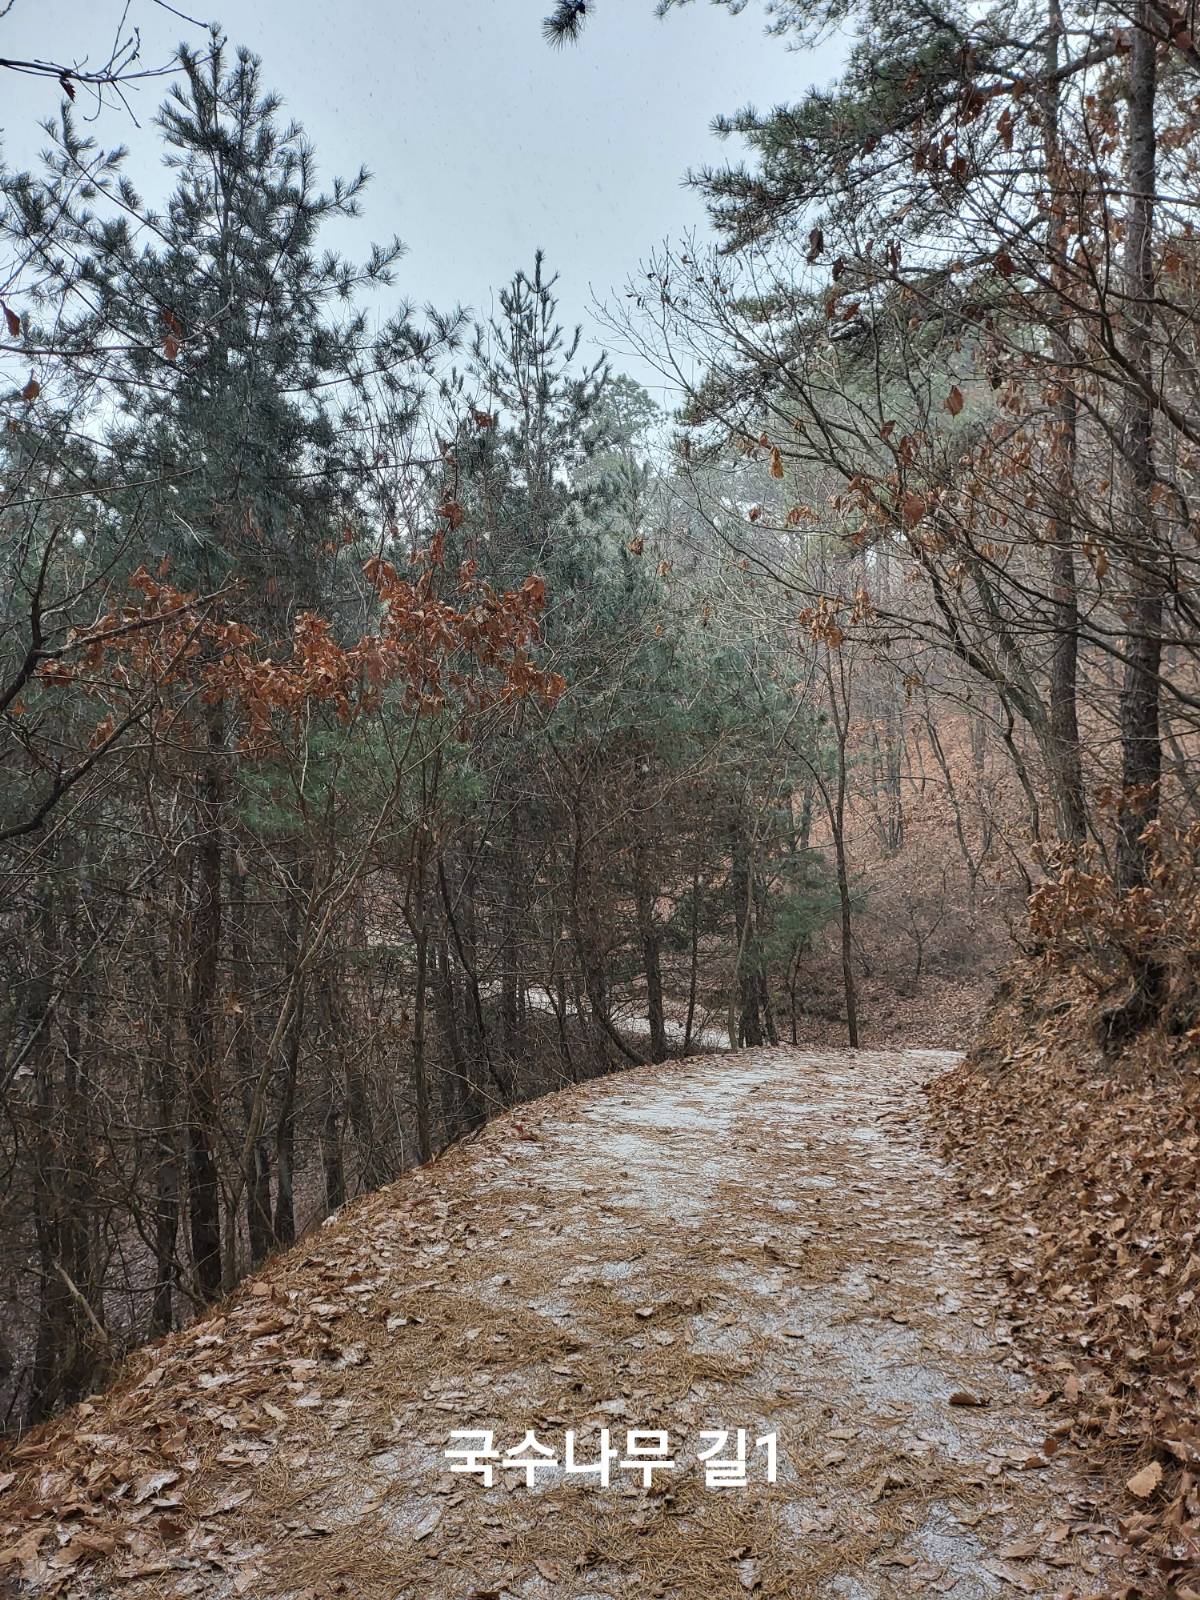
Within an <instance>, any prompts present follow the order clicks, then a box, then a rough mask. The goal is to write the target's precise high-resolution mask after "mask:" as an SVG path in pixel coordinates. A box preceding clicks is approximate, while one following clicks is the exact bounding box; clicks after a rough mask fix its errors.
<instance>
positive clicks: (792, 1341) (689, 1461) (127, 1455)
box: [0, 1047, 1112, 1600]
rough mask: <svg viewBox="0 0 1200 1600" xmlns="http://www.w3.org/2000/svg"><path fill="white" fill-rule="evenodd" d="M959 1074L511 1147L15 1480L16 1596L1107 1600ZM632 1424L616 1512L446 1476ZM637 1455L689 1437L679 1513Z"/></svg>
mask: <svg viewBox="0 0 1200 1600" xmlns="http://www.w3.org/2000/svg"><path fill="white" fill-rule="evenodd" d="M957 1059H958V1058H957V1057H956V1056H954V1055H952V1054H950V1053H947V1052H935V1051H921V1050H889V1051H877V1052H876V1051H859V1052H850V1051H845V1050H832V1049H829V1050H820V1051H817V1050H809V1051H805V1050H796V1049H793V1048H788V1047H778V1048H774V1049H770V1048H768V1049H762V1050H746V1051H740V1052H737V1053H733V1054H725V1055H721V1056H708V1057H702V1058H693V1059H690V1060H686V1061H683V1062H679V1063H674V1064H670V1065H667V1066H665V1067H656V1068H640V1069H636V1070H634V1071H632V1072H627V1073H621V1074H617V1075H614V1076H611V1077H608V1078H605V1079H601V1080H596V1081H594V1082H591V1083H588V1084H586V1085H583V1086H581V1087H578V1088H573V1089H570V1090H566V1091H564V1092H562V1093H559V1094H556V1095H552V1096H548V1097H547V1098H545V1099H544V1100H541V1101H538V1102H537V1103H535V1104H533V1105H530V1106H525V1107H523V1108H521V1109H520V1110H518V1111H516V1112H513V1113H510V1114H507V1115H505V1116H503V1117H501V1118H499V1119H497V1121H495V1122H494V1123H492V1124H491V1125H490V1126H489V1127H488V1128H486V1129H485V1130H484V1131H483V1132H482V1133H481V1134H479V1135H477V1136H475V1137H474V1138H472V1139H471V1140H469V1141H467V1142H466V1143H464V1144H462V1145H459V1146H458V1147H456V1148H455V1149H454V1150H452V1151H451V1152H450V1153H448V1154H447V1155H446V1156H445V1157H443V1158H442V1159H440V1160H438V1161H436V1162H435V1163H433V1164H432V1165H431V1166H429V1167H426V1168H423V1169H421V1170H419V1171H416V1172H413V1173H410V1174H408V1175H406V1176H405V1177H404V1178H402V1179H401V1180H400V1181H398V1182H397V1183H395V1184H393V1185H391V1186H390V1187H389V1188H387V1189H384V1190H381V1191H380V1192H379V1193H378V1194H376V1195H373V1196H371V1197H369V1198H368V1199H366V1200H365V1201H363V1202H360V1203H358V1204H356V1205H353V1206H351V1207H349V1208H348V1209H347V1210H346V1211H345V1212H343V1213H342V1214H341V1216H339V1217H338V1218H336V1219H333V1221H332V1222H331V1223H330V1224H328V1225H326V1226H325V1227H324V1228H322V1229H320V1230H318V1231H317V1233H315V1234H314V1235H313V1236H312V1237H311V1238H310V1239H309V1240H307V1241H306V1242H304V1243H303V1244H301V1245H300V1246H298V1247H297V1249H295V1250H294V1251H292V1252H291V1253H290V1254H289V1255H287V1256H285V1257H283V1258H282V1259H280V1260H279V1261H278V1262H276V1263H274V1264H273V1265H272V1266H271V1267H269V1268H268V1270H267V1271H266V1272H265V1273H264V1274H262V1275H261V1276H260V1277H259V1278H257V1279H255V1280H253V1281H251V1282H250V1283H249V1284H248V1285H246V1286H245V1287H244V1288H243V1289H242V1290H241V1291H239V1293H238V1294H237V1295H236V1296H235V1297H234V1298H233V1299H232V1300H231V1301H230V1302H229V1303H228V1304H227V1305H226V1306H225V1307H223V1308H222V1309H221V1310H220V1311H219V1312H218V1313H217V1314H216V1315H215V1316H214V1317H211V1318H209V1319H207V1320H206V1321H204V1322H201V1323H198V1324H196V1325H195V1326H193V1327H192V1328H189V1329H188V1330H186V1331H185V1332H183V1333H181V1334H177V1335H175V1336H173V1337H172V1338H171V1339H170V1340H168V1341H166V1342H165V1343H163V1344H160V1345H158V1346H156V1347H153V1348H152V1349H150V1350H148V1351H145V1352H142V1353H140V1354H139V1355H138V1356H137V1357H136V1358H135V1359H134V1361H133V1362H131V1363H130V1364H129V1367H128V1368H127V1370H126V1373H125V1376H124V1377H123V1378H122V1379H120V1380H119V1381H118V1383H117V1385H116V1386H115V1388H114V1389H113V1390H112V1391H110V1392H109V1393H108V1394H107V1395H106V1396H104V1397H102V1398H100V1399H98V1400H95V1401H93V1402H91V1403H89V1405H88V1407H86V1408H85V1409H83V1410H82V1411H81V1410H78V1409H77V1410H76V1411H75V1412H74V1413H71V1414H69V1415H68V1416H66V1417H64V1418H63V1419H61V1420H60V1422H58V1423H57V1424H55V1425H53V1426H52V1428H51V1429H50V1430H49V1432H48V1433H44V1434H42V1435H39V1436H35V1437H34V1438H33V1439H31V1440H30V1441H29V1442H28V1443H27V1444H26V1445H24V1446H22V1447H21V1448H20V1449H18V1450H17V1451H16V1452H15V1453H13V1455H12V1459H10V1461H9V1462H8V1463H6V1465H7V1466H9V1467H10V1468H11V1469H12V1474H11V1476H10V1475H9V1474H3V1475H0V1485H3V1486H4V1488H5V1492H4V1494H3V1495H0V1521H2V1522H3V1523H4V1524H5V1527H4V1530H3V1536H2V1537H0V1543H2V1544H4V1545H6V1546H7V1550H6V1551H5V1552H4V1555H5V1556H6V1557H7V1558H8V1559H9V1561H10V1563H11V1564H12V1567H13V1573H12V1575H13V1577H14V1578H17V1579H18V1581H20V1580H23V1581H24V1583H26V1584H28V1585H29V1588H30V1592H47V1590H48V1589H53V1590H55V1591H57V1592H61V1593H65V1594H79V1595H89V1596H100V1595H102V1596H108V1595H121V1596H123V1597H124V1596H131V1597H132V1596H137V1597H139V1600H140V1597H143V1596H144V1597H150V1596H172V1597H178V1596H203V1597H213V1600H215V1597H217V1596H222V1597H224V1596H227V1595H228V1596H234V1595H249V1596H253V1597H255V1600H268V1597H269V1600H278V1597H282V1596H305V1597H306V1600H327V1597H330V1600H332V1597H333V1596H350V1597H355V1600H358V1597H361V1600H401V1597H404V1600H468V1597H474V1600H568V1597H569V1600H634V1597H637V1600H652V1597H662V1600H724V1597H727V1596H728V1597H742V1596H746V1595H752V1596H753V1595H759V1596H764V1597H767V1596H770V1597H775V1596H786V1597H796V1600H809V1597H812V1600H817V1597H820V1600H825V1597H828V1600H838V1597H840V1600H883V1597H889V1596H908V1595H925V1594H928V1595H951V1596H954V1597H955V1600H983V1597H987V1596H991V1595H1008V1594H1027V1595H1036V1596H1045V1597H1049V1596H1071V1597H1079V1596H1085V1595H1093V1594H1098V1593H1101V1592H1103V1591H1104V1590H1105V1588H1106V1581H1105V1580H1106V1578H1111V1576H1112V1574H1111V1573H1110V1571H1109V1567H1108V1564H1107V1561H1106V1557H1105V1555H1104V1543H1105V1528H1104V1526H1103V1514H1102V1511H1101V1509H1100V1502H1099V1501H1098V1500H1097V1498H1095V1496H1096V1495H1097V1492H1098V1491H1097V1490H1096V1489H1095V1487H1094V1486H1093V1485H1092V1484H1091V1483H1089V1482H1088V1481H1087V1479H1086V1478H1085V1477H1084V1476H1082V1469H1081V1468H1080V1467H1079V1466H1078V1465H1077V1464H1076V1465H1073V1464H1072V1462H1071V1460H1070V1459H1068V1458H1067V1452H1060V1453H1058V1454H1054V1453H1053V1441H1052V1440H1051V1441H1046V1432H1047V1422H1046V1419H1045V1416H1044V1414H1043V1413H1042V1411H1041V1409H1040V1407H1041V1404H1042V1402H1043V1400H1044V1398H1045V1397H1044V1396H1039V1395H1037V1394H1034V1393H1031V1392H1030V1385H1029V1381H1028V1379H1027V1378H1026V1377H1025V1376H1024V1375H1023V1372H1022V1367H1021V1363H1020V1360H1019V1358H1018V1356H1017V1353H1016V1349H1015V1346H1014V1345H1013V1343H1012V1338H1011V1334H1010V1332H1009V1330H1008V1329H1007V1328H1006V1326H1005V1324H1004V1322H1003V1319H1002V1317H1001V1314H1000V1312H999V1310H998V1303H999V1285H998V1283H997V1281H996V1273H995V1269H994V1267H992V1266H989V1265H987V1264H985V1262H984V1260H983V1258H982V1257H981V1255H980V1254H979V1253H978V1249H977V1247H976V1245H975V1244H974V1243H973V1238H972V1232H971V1229H972V1220H973V1219H972V1216H971V1214H970V1213H969V1211H966V1210H964V1202H963V1201H962V1200H961V1199H959V1198H957V1197H956V1196H955V1194H954V1191H953V1187H952V1184H951V1182H950V1178H949V1175H948V1174H947V1173H946V1172H945V1171H944V1170H943V1169H942V1168H941V1167H940V1166H939V1165H938V1163H937V1161H936V1159H935V1157H934V1156H933V1155H932V1154H931V1153H930V1140H929V1138H928V1135H927V1133H926V1130H925V1113H924V1106H923V1092H922V1090H923V1085H924V1083H925V1082H926V1081H927V1080H928V1079H929V1078H930V1077H932V1076H934V1075H936V1074H938V1073H939V1072H941V1071H942V1070H944V1069H945V1068H947V1067H949V1066H951V1065H952V1064H953V1063H954V1062H955V1061H956V1060H957ZM600 1427H607V1428H609V1429H610V1430H611V1434H612V1440H613V1443H614V1445H615V1446H617V1447H618V1461H617V1463H615V1464H614V1466H613V1468H612V1483H611V1486H610V1487H608V1488H601V1487H600V1486H599V1485H598V1484H597V1483H596V1481H595V1479H594V1478H590V1477H586V1476H583V1475H578V1476H566V1475H564V1473H563V1471H562V1470H561V1466H551V1465H549V1464H544V1465H541V1466H539V1468H538V1470H537V1472H536V1481H535V1485H534V1487H533V1488H530V1487H527V1485H526V1481H525V1474H524V1472H523V1471H520V1470H517V1469H515V1468H513V1467H512V1466H503V1465H501V1466H500V1467H498V1468H497V1469H496V1478H497V1481H496V1483H495V1484H494V1485H493V1486H492V1487H490V1488H489V1487H485V1486H484V1485H483V1483H482V1482H481V1481H480V1479H479V1478H478V1477H476V1476H471V1475H468V1474H461V1473H451V1472H450V1471H449V1470H448V1467H449V1464H450V1463H449V1461H448V1459H447V1457H446V1455H445V1452H446V1451H447V1450H448V1449H451V1448H453V1447H454V1445H455V1441H453V1440H451V1438H450V1437H449V1436H450V1432H451V1430H454V1429H463V1430H466V1429H471V1430H476V1429H478V1430H489V1431H492V1432H493V1433H494V1436H495V1445H496V1448H497V1449H498V1450H499V1451H501V1452H504V1451H506V1450H510V1449H512V1448H513V1447H515V1446H517V1445H518V1444H520V1442H521V1441H522V1438H523V1436H524V1435H525V1434H526V1433H527V1432H529V1431H531V1430H532V1432H533V1433H534V1434H535V1435H536V1436H537V1439H538V1441H539V1442H540V1443H541V1444H543V1445H544V1446H548V1447H550V1448H552V1450H553V1453H554V1454H555V1455H556V1456H558V1457H561V1456H562V1454H563V1448H564V1435H565V1432H566V1430H568V1429H573V1430H576V1432H577V1434H578V1435H579V1438H578V1446H579V1454H580V1456H581V1458H583V1459H584V1460H586V1461H591V1460H592V1459H593V1458H594V1457H595V1454H596V1448H597V1437H598V1433H597V1430H598V1429H599V1428H600ZM738 1428H745V1429H746V1430H747V1435H748V1460H747V1464H746V1480H747V1481H746V1484H745V1486H744V1487H730V1488H709V1487H707V1486H706V1481H705V1469H704V1467H703V1466H702V1465H701V1464H699V1463H698V1461H697V1453H698V1450H700V1449H703V1448H705V1447H706V1446H705V1443H704V1442H703V1441H702V1440H701V1437H700V1435H701V1431H702V1430H708V1429H723V1430H725V1429H727V1430H736V1429H738ZM627 1429H659V1430H664V1431H666V1432H667V1434H668V1436H669V1444H670V1453H671V1456H672V1458H673V1459H674V1461H675V1466H674V1468H673V1469H671V1470H663V1469H659V1470H656V1471H655V1472H654V1473H653V1475H652V1476H653V1481H652V1485H651V1488H650V1489H648V1490H647V1489H645V1488H643V1487H642V1484H641V1472H640V1470H634V1469H630V1468H628V1467H622V1466H621V1465H620V1462H621V1461H622V1460H623V1459H625V1457H626V1448H625V1447H626V1437H625V1435H626V1430H627ZM768 1433H774V1434H775V1435H776V1436H777V1440H778V1475H777V1481H776V1482H775V1483H773V1484H771V1483H769V1482H768V1481H767V1476H768V1474H767V1460H766V1448H765V1447H759V1448H755V1441H756V1440H757V1439H759V1438H760V1437H762V1436H764V1435H766V1434H768ZM731 1442H732V1440H731ZM1044 1443H1045V1446H1046V1449H1047V1450H1049V1451H1050V1452H1051V1454H1049V1455H1048V1454H1044V1453H1043V1444H1044ZM718 1453H719V1454H720V1455H721V1456H723V1457H724V1456H728V1455H730V1454H731V1453H732V1452H731V1450H730V1449H721V1450H720V1451H719V1452H718ZM6 1480H7V1481H6ZM2 1582H3V1577H2V1575H0V1583H2Z"/></svg>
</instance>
